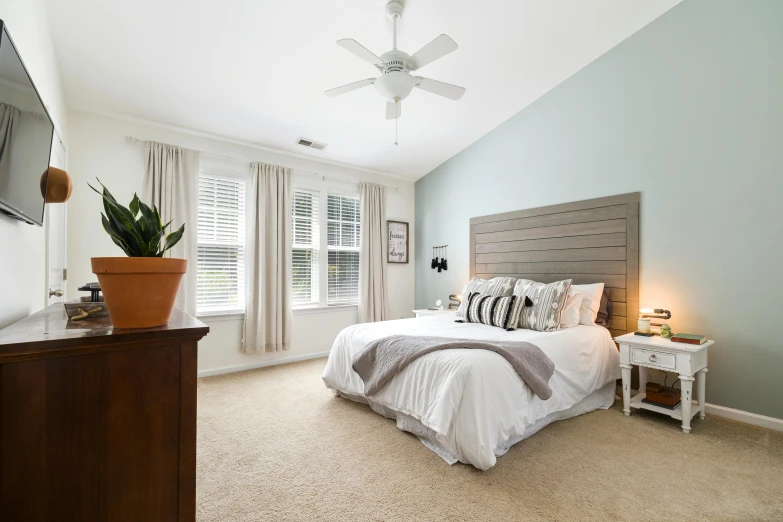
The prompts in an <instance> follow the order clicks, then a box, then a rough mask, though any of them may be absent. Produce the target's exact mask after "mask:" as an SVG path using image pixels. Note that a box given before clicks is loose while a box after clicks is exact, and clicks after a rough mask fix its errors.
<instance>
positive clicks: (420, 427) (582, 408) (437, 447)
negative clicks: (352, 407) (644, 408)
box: [332, 381, 617, 464]
mask: <svg viewBox="0 0 783 522" xmlns="http://www.w3.org/2000/svg"><path fill="white" fill-rule="evenodd" d="M616 388H617V384H616V382H615V381H612V382H610V383H608V384H607V385H606V386H604V387H603V388H599V389H598V390H596V391H594V392H593V393H591V394H590V395H588V396H587V397H585V398H584V399H582V400H581V401H580V402H578V403H576V404H574V405H573V406H571V407H570V408H568V409H566V410H563V411H556V412H554V413H550V414H549V415H547V416H546V417H544V418H543V419H540V420H539V421H538V422H536V423H535V424H531V425H530V426H528V427H527V428H526V429H525V432H524V433H523V434H522V435H517V436H515V437H512V438H510V439H508V440H507V441H505V442H504V443H502V444H500V445H498V447H497V448H495V456H496V457H500V456H501V455H505V454H506V452H507V451H508V450H509V448H511V446H513V445H514V444H516V443H517V442H521V441H523V440H525V439H526V438H528V437H530V436H531V435H534V434H536V433H537V432H538V431H540V430H541V429H542V428H544V427H545V426H548V425H549V424H551V423H553V422H555V421H559V420H564V419H570V418H571V417H576V416H577V415H582V414H584V413H588V412H591V411H594V410H598V409H603V410H606V409H609V408H610V407H611V406H612V404H614V401H615V392H616ZM332 392H333V393H334V394H335V395H337V396H339V397H344V398H346V399H350V400H352V401H355V402H360V403H363V404H367V405H369V406H370V408H372V410H373V411H374V412H375V413H378V414H380V415H383V416H384V417H386V418H387V419H394V420H396V421H397V428H399V429H401V430H402V431H407V432H408V433H412V434H413V435H415V436H416V437H418V438H419V440H420V441H421V442H422V444H424V445H425V446H426V447H427V448H429V449H430V450H432V451H434V452H435V453H437V454H438V455H439V456H440V457H441V458H442V459H443V460H445V461H446V462H448V463H449V464H455V463H457V462H459V459H458V458H457V456H456V455H454V454H453V453H452V452H451V451H449V450H448V449H447V448H445V447H444V446H443V445H442V444H441V443H439V442H438V440H437V439H438V437H437V434H436V433H435V432H434V431H433V430H431V429H430V428H428V427H426V426H425V425H424V424H422V423H421V422H420V421H418V420H416V419H415V418H413V417H411V416H410V415H406V414H405V413H402V412H399V411H395V410H393V409H391V408H388V407H386V406H383V405H380V404H377V403H376V402H374V401H373V400H372V399H368V398H367V397H364V396H358V395H350V394H346V393H343V392H341V391H339V390H335V389H332Z"/></svg>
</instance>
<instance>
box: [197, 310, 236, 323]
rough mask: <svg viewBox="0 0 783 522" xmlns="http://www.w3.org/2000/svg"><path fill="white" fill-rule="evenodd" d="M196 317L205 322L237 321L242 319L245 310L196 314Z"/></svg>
mask: <svg viewBox="0 0 783 522" xmlns="http://www.w3.org/2000/svg"><path fill="white" fill-rule="evenodd" d="M196 318H197V319H198V320H199V321H204V322H205V323H214V322H216V321H238V320H244V318H245V312H228V313H216V314H205V315H198V316H196Z"/></svg>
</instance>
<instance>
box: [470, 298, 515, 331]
mask: <svg viewBox="0 0 783 522" xmlns="http://www.w3.org/2000/svg"><path fill="white" fill-rule="evenodd" d="M466 301H467V311H466V312H465V322H466V323H481V324H487V325H489V326H497V327H498V328H503V329H504V330H514V329H516V327H517V323H518V322H519V314H520V313H521V311H522V307H523V306H524V304H525V300H524V298H521V299H520V298H519V297H517V296H514V295H510V296H505V297H500V296H492V295H489V294H481V293H479V292H472V293H471V294H469V295H468V298H467V299H466Z"/></svg>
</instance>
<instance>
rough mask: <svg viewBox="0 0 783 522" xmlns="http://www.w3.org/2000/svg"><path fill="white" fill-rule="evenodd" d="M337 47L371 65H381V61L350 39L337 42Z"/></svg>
mask: <svg viewBox="0 0 783 522" xmlns="http://www.w3.org/2000/svg"><path fill="white" fill-rule="evenodd" d="M337 45H339V46H340V47H342V48H343V49H345V50H346V51H350V52H352V53H353V54H355V55H356V56H358V57H359V58H361V59H362V60H364V61H367V62H370V63H371V64H373V65H383V60H381V59H380V58H378V57H377V56H375V55H374V54H373V53H372V52H371V51H370V50H369V49H367V48H366V47H365V46H363V45H362V44H360V43H359V42H357V41H356V40H352V39H351V38H345V39H343V40H337Z"/></svg>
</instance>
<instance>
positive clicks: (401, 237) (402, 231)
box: [386, 221, 408, 263]
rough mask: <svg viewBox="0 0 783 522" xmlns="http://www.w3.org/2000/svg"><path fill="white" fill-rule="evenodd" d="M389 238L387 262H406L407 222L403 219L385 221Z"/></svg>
mask: <svg viewBox="0 0 783 522" xmlns="http://www.w3.org/2000/svg"><path fill="white" fill-rule="evenodd" d="M386 231H387V235H388V238H389V243H388V246H389V253H388V257H387V261H388V262H389V263H407V262H408V223H406V222H404V221H386Z"/></svg>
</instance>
